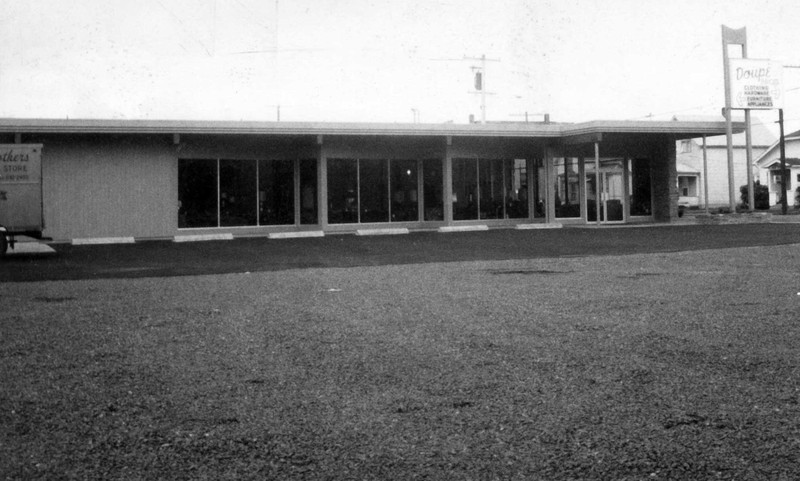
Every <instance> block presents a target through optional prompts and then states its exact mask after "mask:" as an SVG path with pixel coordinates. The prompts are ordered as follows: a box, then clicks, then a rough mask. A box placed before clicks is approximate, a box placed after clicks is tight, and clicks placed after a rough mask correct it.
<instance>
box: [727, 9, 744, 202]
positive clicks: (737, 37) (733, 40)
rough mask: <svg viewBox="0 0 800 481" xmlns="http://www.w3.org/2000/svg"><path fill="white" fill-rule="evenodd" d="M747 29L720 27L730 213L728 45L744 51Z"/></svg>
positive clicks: (732, 194) (732, 182)
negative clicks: (736, 46)
mask: <svg viewBox="0 0 800 481" xmlns="http://www.w3.org/2000/svg"><path fill="white" fill-rule="evenodd" d="M746 43H747V28H746V27H742V28H740V29H738V30H734V29H732V28H728V27H726V26H725V25H723V26H722V67H723V70H724V74H725V110H724V111H725V137H726V139H727V147H728V204H729V207H730V211H731V212H736V185H735V180H734V176H733V125H732V120H731V77H730V57H729V55H728V45H730V44H734V45H741V46H742V51H744V50H745V49H746V47H745V44H746Z"/></svg>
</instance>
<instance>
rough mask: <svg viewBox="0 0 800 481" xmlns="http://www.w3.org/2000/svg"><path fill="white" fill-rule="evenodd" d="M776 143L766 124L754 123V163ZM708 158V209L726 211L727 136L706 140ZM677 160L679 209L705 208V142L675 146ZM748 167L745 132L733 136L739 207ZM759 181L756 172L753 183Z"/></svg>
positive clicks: (727, 191)
mask: <svg viewBox="0 0 800 481" xmlns="http://www.w3.org/2000/svg"><path fill="white" fill-rule="evenodd" d="M776 142H777V135H776V134H775V133H774V132H773V131H772V130H770V128H769V127H767V126H766V125H765V124H764V123H761V122H759V121H758V120H757V119H753V121H752V125H751V143H752V148H753V159H754V160H755V159H759V158H761V156H762V155H764V154H765V152H767V150H768V149H770V147H771V146H773V145H774V144H775V143H776ZM798 147H800V146H798ZM798 154H800V152H798ZM706 157H707V162H708V207H709V208H716V207H727V206H728V205H729V204H730V198H729V189H728V149H727V140H726V137H725V136H724V135H720V136H716V137H707V138H706ZM798 157H800V155H798ZM676 160H677V169H678V196H679V197H678V205H680V206H683V207H685V208H694V207H697V208H704V207H705V199H706V195H705V191H704V189H705V181H704V180H703V171H704V169H703V139H702V138H695V139H686V140H679V141H678V142H677V145H676ZM746 166H747V146H746V140H745V134H744V132H742V133H739V134H734V135H733V178H734V187H735V189H736V203H737V204H739V203H740V199H739V195H740V194H739V188H740V187H741V186H742V185H746V184H747V168H746ZM758 178H759V177H758V176H757V174H756V173H755V171H754V173H753V179H754V180H755V179H758ZM762 183H763V181H762ZM770 203H771V202H770Z"/></svg>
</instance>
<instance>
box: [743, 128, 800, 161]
mask: <svg viewBox="0 0 800 481" xmlns="http://www.w3.org/2000/svg"><path fill="white" fill-rule="evenodd" d="M783 140H784V142H785V143H789V142H799V141H800V130H796V131H794V132H792V133H790V134H786V133H784V134H783ZM780 141H781V139H777V140H775V142H773V143H772V145H770V146H769V148H767V150H765V151H764V152H763V153H762V154H761V155H759V156H758V158H757V159H756V160H754V161H753V164H755V165H757V166H759V167H761V168H765V167H769V166H770V165H772V164H774V163H775V162H780V157H779V156H776V157H774V158H772V159H770V157H771V155H772V153H773V152H775V150H776V149H778V147H779V146H780ZM789 160H790V159H786V161H787V162H788V161H789Z"/></svg>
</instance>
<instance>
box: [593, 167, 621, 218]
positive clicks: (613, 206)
mask: <svg viewBox="0 0 800 481" xmlns="http://www.w3.org/2000/svg"><path fill="white" fill-rule="evenodd" d="M584 171H585V173H586V220H587V221H588V222H597V221H598V220H599V221H600V222H601V223H615V222H616V223H619V222H624V221H625V164H624V161H623V159H601V160H600V170H599V171H598V170H597V168H596V165H595V163H594V162H592V161H587V162H586V163H585V169H584ZM598 185H599V186H600V188H599V189H598V188H597V186H598Z"/></svg>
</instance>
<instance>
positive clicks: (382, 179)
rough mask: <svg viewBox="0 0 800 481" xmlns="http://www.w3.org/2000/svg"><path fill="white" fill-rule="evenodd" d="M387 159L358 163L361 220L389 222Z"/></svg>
mask: <svg viewBox="0 0 800 481" xmlns="http://www.w3.org/2000/svg"><path fill="white" fill-rule="evenodd" d="M386 164H387V162H386V161H385V160H360V161H359V163H358V179H359V186H360V189H359V200H360V207H361V210H360V212H361V222H389V185H388V180H389V179H388V178H387V173H388V172H387V170H388V169H387V165H386Z"/></svg>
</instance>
